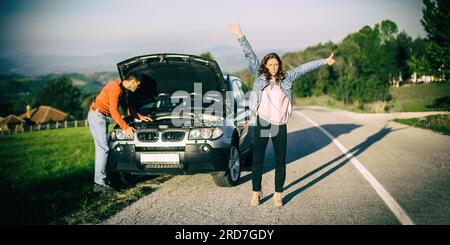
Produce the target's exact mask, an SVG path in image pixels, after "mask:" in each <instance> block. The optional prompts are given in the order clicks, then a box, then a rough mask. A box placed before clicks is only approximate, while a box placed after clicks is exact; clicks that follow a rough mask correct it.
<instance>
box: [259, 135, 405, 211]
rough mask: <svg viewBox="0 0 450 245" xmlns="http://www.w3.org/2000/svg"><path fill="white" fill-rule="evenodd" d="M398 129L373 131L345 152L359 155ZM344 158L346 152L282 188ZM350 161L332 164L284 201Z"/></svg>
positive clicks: (286, 187) (286, 188) (287, 196)
mask: <svg viewBox="0 0 450 245" xmlns="http://www.w3.org/2000/svg"><path fill="white" fill-rule="evenodd" d="M397 130H400V129H395V130H392V129H391V128H386V127H384V128H382V129H381V130H380V131H378V132H377V133H375V134H374V135H372V136H370V137H368V138H367V139H366V140H365V141H364V142H362V143H361V144H359V145H357V146H355V147H353V148H352V149H350V150H349V151H348V152H347V153H351V154H352V155H353V156H354V157H356V156H358V155H360V154H361V153H362V152H364V151H365V150H366V149H368V148H369V147H370V146H371V145H373V144H374V143H375V142H377V141H379V140H381V139H382V138H384V137H385V136H386V135H388V134H389V133H391V132H394V131H397ZM343 158H346V154H344V153H343V154H341V155H340V156H338V157H336V158H335V159H333V160H331V161H329V162H327V163H325V164H323V165H322V166H320V167H318V168H316V169H314V170H312V171H310V172H309V173H307V174H305V175H304V176H302V177H300V178H298V179H297V180H295V181H292V182H291V183H289V184H287V185H286V186H285V187H284V190H285V191H286V190H288V189H289V188H291V187H292V186H294V185H296V184H297V183H300V182H301V181H303V180H305V179H307V178H309V177H310V176H312V175H314V174H316V173H318V172H319V171H321V170H323V169H324V168H326V167H328V166H331V165H332V164H333V163H336V162H337V161H339V160H340V159H343ZM349 161H350V159H349V158H346V159H345V160H344V161H343V162H341V163H339V164H338V165H336V166H334V167H333V168H331V169H330V170H328V171H326V172H325V173H323V174H321V175H320V176H318V177H316V178H315V179H313V180H311V181H310V182H308V183H307V184H306V185H304V186H302V187H300V188H298V189H296V190H294V191H292V192H291V193H289V194H288V195H286V196H285V197H284V203H288V202H289V201H291V200H292V199H293V198H294V197H295V196H297V195H298V194H300V193H302V192H303V191H304V190H306V189H308V188H310V187H311V186H313V185H315V184H317V183H318V182H320V181H321V180H323V179H324V178H326V177H327V176H329V175H330V174H332V173H334V172H335V171H336V170H338V169H340V168H341V167H343V166H344V165H346V164H347V163H348V162H349ZM269 198H270V197H267V199H269Z"/></svg>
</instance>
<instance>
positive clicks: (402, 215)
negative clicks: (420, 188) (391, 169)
mask: <svg viewBox="0 0 450 245" xmlns="http://www.w3.org/2000/svg"><path fill="white" fill-rule="evenodd" d="M295 113H296V114H298V115H299V116H302V117H303V118H305V119H306V120H307V121H308V122H310V123H311V124H312V125H314V126H315V127H317V128H318V129H320V131H322V132H323V133H324V134H325V135H326V136H327V137H328V138H330V139H331V140H332V141H333V143H334V144H335V145H336V146H337V147H338V148H339V149H340V150H341V151H342V153H344V154H345V156H346V157H347V158H348V159H349V160H350V161H351V162H352V164H353V165H354V166H355V167H356V169H358V171H359V172H360V173H361V174H362V176H363V177H364V178H365V179H366V180H367V181H368V182H369V184H370V185H371V186H372V188H373V189H375V191H376V192H377V193H378V195H379V196H380V197H381V199H382V200H383V201H384V203H386V205H387V206H388V208H389V209H390V210H391V211H392V213H394V215H395V217H397V219H398V221H400V223H401V224H402V225H414V223H413V222H412V220H411V218H409V216H408V215H407V214H406V212H405V211H404V210H403V209H402V207H400V205H399V204H398V203H397V202H396V201H395V199H394V198H393V197H392V196H391V194H389V192H388V191H387V190H386V189H384V187H383V186H382V185H381V184H380V182H378V181H377V180H376V179H375V177H373V175H372V174H371V173H370V172H369V171H368V170H367V169H366V168H365V167H364V166H363V165H362V164H361V162H360V161H359V160H358V159H357V158H356V157H354V156H353V154H352V153H350V152H349V150H347V148H345V146H344V145H342V144H341V142H339V141H338V140H337V139H336V138H334V137H333V136H332V135H331V134H330V133H328V131H326V130H325V129H323V128H322V127H321V126H320V125H318V124H317V123H315V122H314V121H313V120H311V119H310V118H309V117H307V116H306V115H304V114H303V113H301V112H298V111H295Z"/></svg>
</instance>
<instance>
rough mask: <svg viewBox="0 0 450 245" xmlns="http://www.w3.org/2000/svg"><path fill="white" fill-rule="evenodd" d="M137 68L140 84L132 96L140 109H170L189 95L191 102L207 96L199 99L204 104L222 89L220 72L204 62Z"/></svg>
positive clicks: (216, 95)
mask: <svg viewBox="0 0 450 245" xmlns="http://www.w3.org/2000/svg"><path fill="white" fill-rule="evenodd" d="M136 70H137V71H138V72H139V73H140V76H141V85H140V88H139V89H138V90H137V91H136V92H135V93H134V94H133V97H134V101H135V105H136V106H137V107H138V108H140V110H139V111H142V110H167V109H171V108H174V107H176V106H178V105H179V104H180V103H182V102H186V100H187V99H188V97H189V98H190V99H192V100H191V105H192V106H194V101H193V100H194V99H201V98H203V99H205V98H208V100H209V101H202V102H203V103H201V104H202V105H203V106H204V105H205V104H211V103H214V102H215V101H217V100H218V99H219V98H221V95H220V94H223V92H224V91H225V83H224V81H223V79H222V78H221V77H220V74H217V72H216V71H215V70H214V69H212V68H210V67H208V66H206V65H204V64H196V63H183V62H172V63H151V64H143V65H140V66H139V67H138V68H137V69H136ZM195 86H196V87H195ZM200 89H201V90H200ZM175 92H177V94H176V96H174V93H175ZM180 92H181V93H180ZM200 93H201V96H200ZM205 94H207V96H205ZM171 97H174V98H178V99H179V100H178V103H172V100H171Z"/></svg>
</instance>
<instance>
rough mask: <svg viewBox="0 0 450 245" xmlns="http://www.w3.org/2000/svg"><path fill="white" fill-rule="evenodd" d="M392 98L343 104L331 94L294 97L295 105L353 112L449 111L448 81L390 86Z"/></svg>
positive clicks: (449, 93)
mask: <svg viewBox="0 0 450 245" xmlns="http://www.w3.org/2000/svg"><path fill="white" fill-rule="evenodd" d="M390 93H391V95H392V100H391V101H389V102H381V101H379V102H374V103H370V104H366V105H360V104H359V103H358V102H355V103H353V104H344V103H342V102H340V101H337V100H335V99H334V98H332V97H331V96H327V95H324V96H320V97H307V98H299V97H297V98H295V101H296V104H297V105H321V106H327V107H330V108H335V109H343V110H350V111H354V112H417V111H450V82H449V81H448V82H437V83H430V84H418V85H408V86H402V87H400V88H390Z"/></svg>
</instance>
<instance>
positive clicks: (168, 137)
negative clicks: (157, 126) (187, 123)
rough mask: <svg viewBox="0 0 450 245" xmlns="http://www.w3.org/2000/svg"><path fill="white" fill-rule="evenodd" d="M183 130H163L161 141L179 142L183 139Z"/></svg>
mask: <svg viewBox="0 0 450 245" xmlns="http://www.w3.org/2000/svg"><path fill="white" fill-rule="evenodd" d="M185 134H186V132H185V131H164V132H163V133H162V141H164V142H179V141H182V140H183V139H184V136H185Z"/></svg>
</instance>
